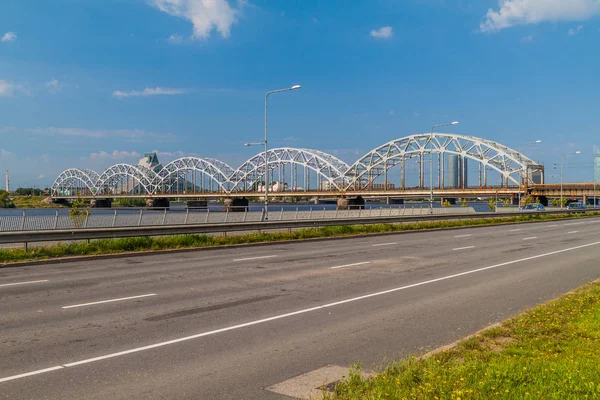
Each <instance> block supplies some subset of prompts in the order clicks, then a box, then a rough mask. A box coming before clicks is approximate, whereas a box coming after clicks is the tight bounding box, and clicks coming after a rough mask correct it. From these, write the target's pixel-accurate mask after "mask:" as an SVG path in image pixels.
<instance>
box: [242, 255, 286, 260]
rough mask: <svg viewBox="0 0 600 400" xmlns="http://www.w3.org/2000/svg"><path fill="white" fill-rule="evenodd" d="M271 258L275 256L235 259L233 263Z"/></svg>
mask: <svg viewBox="0 0 600 400" xmlns="http://www.w3.org/2000/svg"><path fill="white" fill-rule="evenodd" d="M273 257H277V256H274V255H273V256H260V257H248V258H236V259H235V260H233V261H250V260H262V259H264V258H273Z"/></svg>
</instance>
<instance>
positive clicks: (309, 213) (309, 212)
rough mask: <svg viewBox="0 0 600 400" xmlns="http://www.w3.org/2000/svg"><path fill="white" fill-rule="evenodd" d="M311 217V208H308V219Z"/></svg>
mask: <svg viewBox="0 0 600 400" xmlns="http://www.w3.org/2000/svg"><path fill="white" fill-rule="evenodd" d="M311 216H312V207H310V210H309V211H308V219H310V217H311Z"/></svg>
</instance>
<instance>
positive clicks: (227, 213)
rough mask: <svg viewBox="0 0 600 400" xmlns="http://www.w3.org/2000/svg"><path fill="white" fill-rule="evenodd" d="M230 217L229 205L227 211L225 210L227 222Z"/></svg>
mask: <svg viewBox="0 0 600 400" xmlns="http://www.w3.org/2000/svg"><path fill="white" fill-rule="evenodd" d="M228 218H229V207H227V211H225V223H227V219H228Z"/></svg>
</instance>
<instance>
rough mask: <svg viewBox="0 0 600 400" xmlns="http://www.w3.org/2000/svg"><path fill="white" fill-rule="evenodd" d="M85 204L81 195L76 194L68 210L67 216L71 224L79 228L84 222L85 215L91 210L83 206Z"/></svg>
mask: <svg viewBox="0 0 600 400" xmlns="http://www.w3.org/2000/svg"><path fill="white" fill-rule="evenodd" d="M86 206H87V204H86V203H85V201H84V200H83V199H82V198H81V195H79V194H78V195H77V198H76V199H75V201H74V202H73V204H72V205H71V209H70V210H69V216H70V217H71V221H72V222H73V226H75V227H76V228H81V226H82V225H83V224H84V223H85V220H86V219H87V216H88V215H90V214H91V211H90V210H88V209H87V208H85V207H86Z"/></svg>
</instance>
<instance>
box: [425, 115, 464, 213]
mask: <svg viewBox="0 0 600 400" xmlns="http://www.w3.org/2000/svg"><path fill="white" fill-rule="evenodd" d="M450 125H458V121H454V122H450V123H446V124H437V125H434V126H432V127H431V134H430V135H429V150H430V151H429V213H430V214H433V151H432V146H433V145H432V142H433V132H434V131H435V128H440V127H442V126H450Z"/></svg>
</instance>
